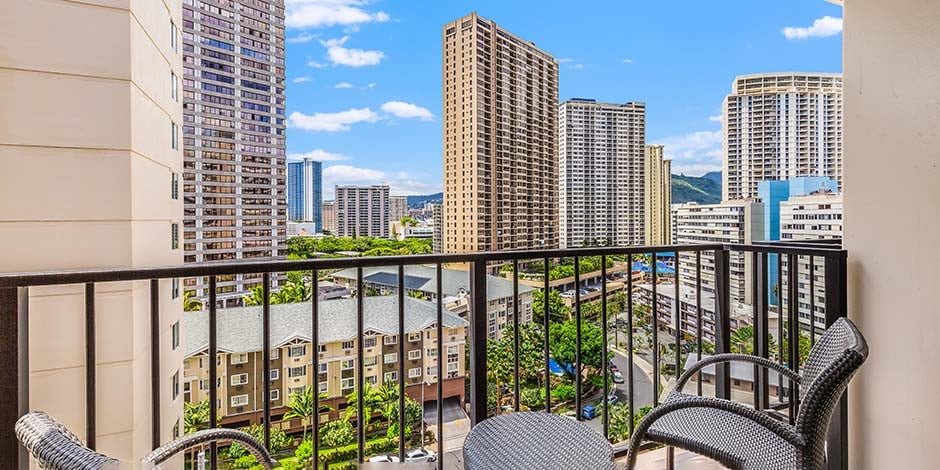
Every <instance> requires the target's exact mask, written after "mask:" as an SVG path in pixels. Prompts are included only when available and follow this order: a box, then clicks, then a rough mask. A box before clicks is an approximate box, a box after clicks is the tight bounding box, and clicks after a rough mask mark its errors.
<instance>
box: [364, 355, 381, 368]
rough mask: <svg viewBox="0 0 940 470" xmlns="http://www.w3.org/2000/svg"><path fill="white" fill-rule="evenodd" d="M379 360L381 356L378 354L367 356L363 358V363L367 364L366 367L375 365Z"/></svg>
mask: <svg viewBox="0 0 940 470" xmlns="http://www.w3.org/2000/svg"><path fill="white" fill-rule="evenodd" d="M377 362H379V357H378V356H366V358H365V359H363V363H362V365H363V366H365V367H372V366H374V365H375V364H376V363H377Z"/></svg>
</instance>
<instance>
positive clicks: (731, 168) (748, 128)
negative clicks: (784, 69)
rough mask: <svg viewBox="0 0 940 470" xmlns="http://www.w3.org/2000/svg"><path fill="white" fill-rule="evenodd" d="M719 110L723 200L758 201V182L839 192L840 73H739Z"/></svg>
mask: <svg viewBox="0 0 940 470" xmlns="http://www.w3.org/2000/svg"><path fill="white" fill-rule="evenodd" d="M722 107H723V112H722V122H723V125H722V133H723V139H722V147H723V149H722V150H723V154H724V159H723V162H722V163H723V165H722V166H723V168H722V177H723V184H722V185H721V192H722V200H729V199H745V198H751V197H757V184H758V183H759V182H761V181H769V180H786V179H790V178H797V177H801V176H820V177H828V178H832V179H835V180H837V181H838V182H839V186H840V188H841V185H842V75H841V74H831V73H768V74H756V75H742V76H739V77H737V78H735V80H734V83H733V84H732V86H731V94H729V95H728V96H727V97H726V98H725V100H724V104H723V106H722Z"/></svg>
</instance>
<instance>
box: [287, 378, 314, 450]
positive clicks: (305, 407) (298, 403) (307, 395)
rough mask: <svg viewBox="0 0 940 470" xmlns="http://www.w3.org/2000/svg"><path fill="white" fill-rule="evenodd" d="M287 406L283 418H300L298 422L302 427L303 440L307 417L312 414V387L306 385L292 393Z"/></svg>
mask: <svg viewBox="0 0 940 470" xmlns="http://www.w3.org/2000/svg"><path fill="white" fill-rule="evenodd" d="M287 408H288V411H287V413H284V419H293V418H300V423H301V424H302V425H303V429H304V437H303V440H306V439H307V419H308V418H310V417H311V416H313V387H311V386H310V385H307V386H306V387H304V389H303V390H302V391H300V392H299V393H292V394H291V396H290V402H288V404H287Z"/></svg>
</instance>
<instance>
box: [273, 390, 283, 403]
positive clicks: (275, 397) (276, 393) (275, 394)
mask: <svg viewBox="0 0 940 470" xmlns="http://www.w3.org/2000/svg"><path fill="white" fill-rule="evenodd" d="M280 398H281V391H280V390H271V401H275V400H279V399H280Z"/></svg>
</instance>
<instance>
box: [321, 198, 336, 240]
mask: <svg viewBox="0 0 940 470" xmlns="http://www.w3.org/2000/svg"><path fill="white" fill-rule="evenodd" d="M323 230H324V231H327V232H330V233H331V234H334V235H335V234H336V201H326V202H324V203H323Z"/></svg>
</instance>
